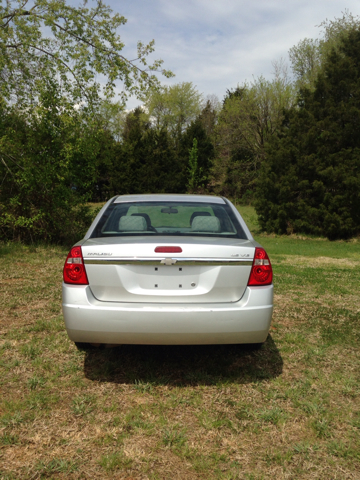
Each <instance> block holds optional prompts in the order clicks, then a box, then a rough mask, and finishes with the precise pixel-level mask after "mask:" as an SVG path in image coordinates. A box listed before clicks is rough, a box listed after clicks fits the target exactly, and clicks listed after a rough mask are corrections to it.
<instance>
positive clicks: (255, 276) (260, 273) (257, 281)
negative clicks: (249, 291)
mask: <svg viewBox="0 0 360 480" xmlns="http://www.w3.org/2000/svg"><path fill="white" fill-rule="evenodd" d="M272 278H273V272H272V266H271V263H270V259H269V257H268V254H267V253H266V251H265V250H264V249H263V248H259V247H256V248H255V255H254V260H253V265H252V267H251V273H250V277H249V281H248V285H249V286H252V287H253V286H263V285H270V284H271V283H272Z"/></svg>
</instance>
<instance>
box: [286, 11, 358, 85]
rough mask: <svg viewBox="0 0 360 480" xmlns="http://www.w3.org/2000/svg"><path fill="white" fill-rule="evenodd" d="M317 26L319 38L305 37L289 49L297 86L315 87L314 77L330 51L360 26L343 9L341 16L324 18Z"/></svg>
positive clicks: (356, 20) (354, 18) (321, 67)
mask: <svg viewBox="0 0 360 480" xmlns="http://www.w3.org/2000/svg"><path fill="white" fill-rule="evenodd" d="M319 27H320V28H321V29H322V32H321V35H320V38H318V39H309V38H305V39H303V40H301V41H300V42H299V43H298V44H297V45H294V46H293V47H292V48H291V49H290V50H289V57H290V61H291V68H292V70H293V73H294V76H295V79H296V83H297V85H298V86H299V87H304V86H306V87H309V88H310V89H314V88H315V82H316V79H317V77H318V75H319V73H320V72H321V71H322V69H323V67H324V64H325V61H326V59H327V57H328V56H329V54H330V52H331V51H332V50H333V49H335V50H338V48H339V47H340V46H341V42H342V38H343V37H344V35H347V34H348V33H349V32H351V31H352V30H354V29H356V28H359V27H360V18H359V17H354V16H353V15H352V14H351V13H350V12H349V11H348V10H345V12H344V13H343V15H342V17H340V18H335V19H334V20H327V19H326V20H325V21H324V22H322V23H321V24H320V25H319Z"/></svg>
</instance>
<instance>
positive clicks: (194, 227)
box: [91, 202, 246, 239]
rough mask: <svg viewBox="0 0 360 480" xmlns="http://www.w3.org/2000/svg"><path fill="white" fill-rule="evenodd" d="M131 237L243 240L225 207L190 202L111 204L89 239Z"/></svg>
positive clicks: (229, 211)
mask: <svg viewBox="0 0 360 480" xmlns="http://www.w3.org/2000/svg"><path fill="white" fill-rule="evenodd" d="M134 235H136V236H137V235H141V236H144V235H149V236H164V235H166V236H171V235H176V236H181V235H184V236H211V237H231V238H243V239H246V235H245V233H244V231H243V229H242V228H241V225H240V224H239V222H238V221H237V219H236V218H235V215H234V213H233V212H232V209H231V207H230V206H229V205H227V204H224V205H219V204H214V203H193V202H191V203H190V202H136V203H112V204H111V205H109V207H108V208H107V209H106V211H105V213H104V215H103V216H102V217H101V219H100V221H99V222H98V224H97V225H96V227H95V229H94V231H93V233H92V235H91V238H99V237H111V236H134Z"/></svg>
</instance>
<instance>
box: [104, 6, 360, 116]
mask: <svg viewBox="0 0 360 480" xmlns="http://www.w3.org/2000/svg"><path fill="white" fill-rule="evenodd" d="M105 3H106V4H108V5H109V6H111V8H112V9H113V11H114V12H117V13H120V14H121V15H123V16H124V17H125V18H127V20H128V21H127V23H126V25H124V26H122V27H121V29H120V30H119V33H120V35H121V38H122V40H123V42H124V43H125V48H124V50H123V52H122V53H124V55H125V56H126V57H127V58H134V54H135V53H136V45H137V42H138V41H139V40H141V41H142V42H144V43H147V42H149V41H150V40H152V39H154V40H155V53H154V54H152V57H151V58H153V59H154V60H155V59H159V58H161V59H162V60H163V61H164V64H163V66H164V68H166V69H169V70H171V71H172V72H173V73H174V74H175V77H174V78H172V79H170V80H167V79H165V78H164V77H161V76H160V77H159V78H160V80H161V81H162V82H163V83H165V84H168V85H171V84H175V83H179V82H192V83H193V84H194V85H195V86H196V88H197V89H198V91H199V92H201V93H202V94H203V95H204V97H206V96H207V95H216V96H217V97H218V98H219V100H222V99H223V98H224V96H225V94H226V91H227V90H228V89H233V88H236V86H237V85H238V84H240V85H241V84H243V83H244V82H245V81H248V82H251V80H252V79H253V78H254V77H258V76H260V75H263V76H264V77H265V78H267V79H269V80H270V79H271V78H273V71H274V69H273V65H272V63H273V62H274V61H279V60H280V59H281V58H283V59H284V60H286V62H288V51H289V49H290V48H291V47H292V46H294V45H296V44H297V43H298V42H299V41H300V40H302V39H304V38H306V37H307V38H318V37H319V36H320V35H321V28H319V25H320V24H321V22H323V21H324V20H326V19H328V20H333V19H334V18H339V17H342V14H343V12H345V10H347V11H349V12H350V13H352V14H353V15H354V16H358V15H359V16H360V2H359V0H349V1H344V2H340V1H337V0H287V1H285V0H256V1H253V2H250V1H248V0H247V1H244V0H221V1H220V0H121V1H119V0H105ZM138 104H139V102H138V101H136V100H135V99H131V100H130V101H129V102H128V107H129V108H134V107H135V106H136V105H138Z"/></svg>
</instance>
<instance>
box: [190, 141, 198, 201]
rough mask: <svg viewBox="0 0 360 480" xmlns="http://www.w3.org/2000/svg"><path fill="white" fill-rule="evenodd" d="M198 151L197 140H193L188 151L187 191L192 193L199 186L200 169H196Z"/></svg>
mask: <svg viewBox="0 0 360 480" xmlns="http://www.w3.org/2000/svg"><path fill="white" fill-rule="evenodd" d="M197 157H198V149H197V140H196V138H194V140H193V146H192V148H191V149H190V150H189V167H188V174H189V178H188V191H189V192H194V191H196V189H197V188H198V186H199V182H200V176H201V168H198V161H197Z"/></svg>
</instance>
